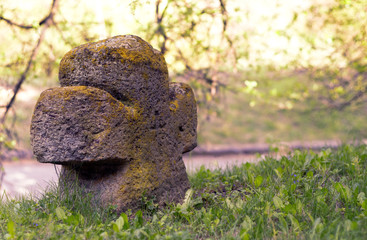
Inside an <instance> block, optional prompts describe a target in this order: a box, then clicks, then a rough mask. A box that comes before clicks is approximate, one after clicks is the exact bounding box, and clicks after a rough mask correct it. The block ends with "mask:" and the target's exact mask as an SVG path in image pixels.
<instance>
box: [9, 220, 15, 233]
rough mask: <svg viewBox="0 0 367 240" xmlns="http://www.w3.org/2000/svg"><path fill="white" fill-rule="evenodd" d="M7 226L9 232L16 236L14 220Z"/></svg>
mask: <svg viewBox="0 0 367 240" xmlns="http://www.w3.org/2000/svg"><path fill="white" fill-rule="evenodd" d="M7 227H8V232H9V234H10V235H11V236H12V237H14V235H15V223H14V222H13V221H9V222H8V226H7Z"/></svg>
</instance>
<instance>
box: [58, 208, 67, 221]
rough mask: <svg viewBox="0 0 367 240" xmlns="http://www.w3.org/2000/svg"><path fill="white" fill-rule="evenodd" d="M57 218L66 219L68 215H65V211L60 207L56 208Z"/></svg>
mask: <svg viewBox="0 0 367 240" xmlns="http://www.w3.org/2000/svg"><path fill="white" fill-rule="evenodd" d="M56 216H57V218H58V219H60V220H64V219H66V214H65V212H64V210H63V209H62V208H60V207H57V208H56Z"/></svg>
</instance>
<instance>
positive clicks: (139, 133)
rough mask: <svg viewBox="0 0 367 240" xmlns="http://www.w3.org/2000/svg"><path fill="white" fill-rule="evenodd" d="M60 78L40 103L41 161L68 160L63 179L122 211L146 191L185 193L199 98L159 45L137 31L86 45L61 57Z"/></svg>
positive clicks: (161, 198) (178, 196)
mask: <svg viewBox="0 0 367 240" xmlns="http://www.w3.org/2000/svg"><path fill="white" fill-rule="evenodd" d="M59 78H60V83H61V87H57V88H52V89H48V90H46V91H44V92H43V93H42V94H41V96H40V98H39V100H38V102H37V105H36V108H35V111H34V115H33V118H32V124H31V141H32V146H33V151H34V154H35V156H36V157H37V160H38V161H40V162H44V163H56V164H62V165H63V167H62V173H61V176H60V183H63V184H66V185H64V186H66V187H72V186H73V184H74V183H77V184H78V185H80V186H83V187H85V188H86V190H87V191H91V192H93V193H94V194H95V195H96V196H97V197H99V198H100V199H101V200H102V204H103V205H107V204H113V205H116V206H117V207H118V210H120V211H123V210H126V209H128V208H135V207H137V206H138V202H139V199H140V198H141V196H142V194H145V196H147V197H155V199H156V201H157V202H158V203H159V204H160V205H163V204H164V203H165V202H167V201H169V202H172V201H174V202H178V201H181V200H182V199H183V197H184V194H185V192H186V190H187V189H188V188H189V187H190V186H189V182H188V178H187V174H186V169H185V166H184V163H183V161H182V153H184V152H188V151H191V150H192V149H194V148H195V147H196V125H197V113H196V102H195V97H194V94H193V92H192V90H191V88H190V87H189V86H188V85H186V84H182V83H169V82H168V71H167V67H166V63H165V60H164V58H163V56H162V54H161V53H160V52H159V51H157V50H154V49H153V48H152V47H151V46H150V45H149V44H148V43H147V42H145V41H144V40H142V39H141V38H139V37H136V36H131V35H127V36H117V37H113V38H110V39H106V40H102V41H99V42H96V43H88V44H84V45H81V46H79V47H77V48H74V49H73V50H71V51H70V52H68V53H67V54H66V55H65V56H64V58H63V59H62V60H61V63H60V73H59Z"/></svg>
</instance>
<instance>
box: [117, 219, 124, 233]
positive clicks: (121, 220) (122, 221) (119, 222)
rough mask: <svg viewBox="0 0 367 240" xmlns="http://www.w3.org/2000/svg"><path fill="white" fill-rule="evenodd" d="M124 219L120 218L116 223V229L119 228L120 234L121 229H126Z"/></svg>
mask: <svg viewBox="0 0 367 240" xmlns="http://www.w3.org/2000/svg"><path fill="white" fill-rule="evenodd" d="M124 223H125V221H124V218H123V217H122V216H120V217H119V218H118V219H117V220H116V221H115V224H116V227H117V230H118V231H116V232H120V231H121V229H122V228H123V227H124Z"/></svg>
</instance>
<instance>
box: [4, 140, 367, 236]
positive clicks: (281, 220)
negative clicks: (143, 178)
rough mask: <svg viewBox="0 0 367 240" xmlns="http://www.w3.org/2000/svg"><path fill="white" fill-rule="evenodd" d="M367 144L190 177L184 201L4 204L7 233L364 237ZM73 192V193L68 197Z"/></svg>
mask: <svg viewBox="0 0 367 240" xmlns="http://www.w3.org/2000/svg"><path fill="white" fill-rule="evenodd" d="M366 169H367V146H365V145H363V146H358V147H352V146H343V147H341V148H340V149H338V150H337V151H335V152H333V151H331V150H329V149H325V150H323V151H321V152H320V153H313V152H300V151H295V152H294V153H292V154H290V155H287V156H283V157H281V158H280V159H279V160H276V159H274V158H271V157H268V158H266V159H265V160H264V161H261V162H259V163H258V164H250V163H246V164H243V165H241V166H238V167H234V168H233V169H230V170H229V169H227V170H222V171H220V170H213V171H210V170H207V169H205V168H204V167H203V168H201V169H200V170H199V171H198V172H196V173H195V174H192V175H190V182H191V185H192V188H191V190H189V191H188V192H187V194H186V198H185V201H184V202H183V204H177V205H175V204H171V205H169V206H167V207H165V208H163V209H158V208H157V206H156V204H155V203H154V202H153V201H152V200H151V199H147V198H145V197H143V198H142V200H141V208H140V209H141V210H139V211H138V212H136V213H132V212H126V213H122V214H119V215H117V214H116V213H114V208H113V207H111V208H108V209H101V208H99V207H98V204H97V203H96V202H94V201H92V200H91V197H90V196H88V195H87V196H85V195H81V194H80V192H79V193H76V194H75V193H66V195H65V193H64V194H61V193H60V192H59V191H58V190H57V187H56V186H51V189H50V190H49V191H48V192H46V193H45V194H44V195H43V196H41V197H40V198H39V199H25V198H23V199H20V200H10V201H7V202H5V203H2V204H1V205H0V238H8V239H22V238H23V239H60V238H61V239H206V238H211V239H365V238H366V236H367V229H366V227H365V226H367V170H366ZM68 194H69V195H68Z"/></svg>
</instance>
